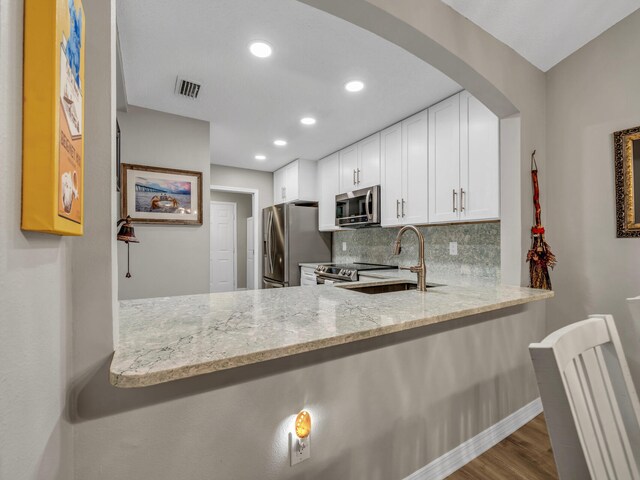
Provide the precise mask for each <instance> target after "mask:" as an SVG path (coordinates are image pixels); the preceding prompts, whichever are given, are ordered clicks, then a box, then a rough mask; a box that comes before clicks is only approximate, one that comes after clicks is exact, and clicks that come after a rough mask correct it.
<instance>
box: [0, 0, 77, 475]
mask: <svg viewBox="0 0 640 480" xmlns="http://www.w3.org/2000/svg"><path fill="white" fill-rule="evenodd" d="M22 22H23V2H22V0H0V158H1V159H2V160H1V161H0V203H1V204H2V205H3V206H4V208H3V212H2V214H1V215H0V306H1V307H0V339H2V340H1V341H2V346H0V478H2V479H16V480H18V479H20V480H23V479H24V480H27V479H36V478H38V479H56V478H60V479H68V478H72V477H73V473H72V467H73V457H72V428H71V425H70V424H69V422H68V420H67V417H66V415H65V413H66V412H65V409H66V401H67V396H66V391H67V387H68V384H69V380H70V377H71V361H72V358H71V330H72V325H71V245H72V241H71V239H70V238H68V237H57V236H54V235H45V234H39V233H28V232H22V231H20V203H21V188H20V185H21V174H22V170H21V164H22V40H23V37H22V33H23V31H22V24H23V23H22Z"/></svg>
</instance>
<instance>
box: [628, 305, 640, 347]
mask: <svg viewBox="0 0 640 480" xmlns="http://www.w3.org/2000/svg"><path fill="white" fill-rule="evenodd" d="M627 305H629V310H630V311H631V321H632V322H633V325H634V327H635V329H636V335H637V337H638V338H640V297H633V298H627Z"/></svg>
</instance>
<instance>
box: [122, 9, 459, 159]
mask: <svg viewBox="0 0 640 480" xmlns="http://www.w3.org/2000/svg"><path fill="white" fill-rule="evenodd" d="M117 8H118V10H117V13H118V30H119V34H120V43H121V49H122V56H123V67H124V77H125V84H126V90H127V92H126V94H127V100H128V102H129V104H131V105H137V106H141V107H146V108H151V109H155V110H160V111H164V112H170V113H174V114H179V115H184V116H187V117H192V118H199V119H203V120H208V121H210V122H211V125H212V126H211V135H212V137H211V155H212V158H211V162H212V163H216V164H221V165H231V166H236V167H244V168H252V169H259V170H267V171H273V170H275V169H277V168H279V167H281V166H282V165H285V164H286V163H288V162H290V161H291V160H293V159H295V158H308V159H313V160H317V159H319V158H322V157H323V156H325V155H327V154H329V153H332V152H334V151H336V150H338V149H340V148H342V147H345V146H347V145H349V144H350V143H353V142H354V141H357V140H359V139H361V138H363V137H365V136H366V135H368V134H370V133H373V132H375V131H377V130H380V129H382V128H384V127H385V126H387V125H390V124H392V123H394V122H396V121H398V120H401V119H402V118H405V117H407V116H408V115H410V114H412V113H414V112H417V111H419V110H421V109H423V108H425V107H427V106H429V105H432V104H433V103H435V102H437V101H438V100H440V99H443V98H446V97H447V96H449V95H451V94H453V93H455V92H457V91H459V90H460V89H461V87H460V86H459V85H458V84H456V83H455V82H453V81H452V80H451V79H449V78H448V77H446V76H445V75H443V74H442V73H441V72H439V71H438V70H436V69H434V68H433V67H431V66H430V65H428V64H426V63H424V62H423V61H421V60H419V59H418V58H416V57H414V56H413V55H411V54H409V53H408V52H406V51H405V50H403V49H401V48H399V47H397V46H396V45H393V44H391V43H389V42H387V41H386V40H383V39H381V38H380V37H377V36H376V35H373V34H372V33H370V32H368V31H366V30H363V29H360V28H359V27H356V26H354V25H353V24H351V23H348V22H345V21H343V20H341V19H338V18H336V17H333V16H331V15H329V14H327V13H325V12H321V11H319V10H316V9H314V8H312V7H310V6H308V5H305V4H302V3H300V2H298V1H296V0H269V1H265V0H215V1H213V0H182V1H179V0H119V1H118V5H117ZM252 40H266V41H268V42H269V43H270V44H271V45H272V46H273V55H272V57H270V58H268V59H259V58H256V57H253V56H252V55H251V54H250V53H249V51H248V45H249V43H250V42H251V41H252ZM177 75H181V76H184V77H186V78H187V79H190V80H195V81H199V82H202V84H203V87H202V90H201V93H200V96H199V98H198V99H197V100H195V101H192V100H189V99H186V98H181V97H178V96H177V95H175V94H174V85H175V81H176V76H177ZM356 78H357V79H361V80H363V81H364V82H365V83H366V88H365V89H364V90H363V91H362V92H360V93H357V94H353V93H351V94H350V93H348V92H346V91H345V90H344V84H345V82H347V81H348V80H351V79H356ZM306 115H310V116H314V117H316V118H317V124H316V125H315V126H312V127H308V126H307V127H305V126H303V125H301V124H300V122H299V120H300V118H301V117H303V116H306ZM276 138H284V139H286V140H287V141H288V142H289V144H288V145H287V146H286V147H284V148H278V147H275V146H274V145H273V144H272V142H273V140H274V139H276ZM256 154H264V155H266V156H267V160H266V161H262V162H259V161H256V160H255V159H254V155H256ZM176 160H178V159H176Z"/></svg>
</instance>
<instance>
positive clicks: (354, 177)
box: [353, 169, 356, 185]
mask: <svg viewBox="0 0 640 480" xmlns="http://www.w3.org/2000/svg"><path fill="white" fill-rule="evenodd" d="M353 184H354V185H355V184H356V171H355V169H354V170H353Z"/></svg>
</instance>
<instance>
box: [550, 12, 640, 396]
mask: <svg viewBox="0 0 640 480" xmlns="http://www.w3.org/2000/svg"><path fill="white" fill-rule="evenodd" d="M638 45H640V11H637V12H636V13H634V14H632V15H630V16H629V17H627V18H625V19H624V20H622V21H621V22H620V23H618V24H617V25H614V26H613V27H612V28H611V29H609V30H607V31H606V32H605V33H603V34H602V35H601V36H599V37H598V38H596V39H595V40H593V41H592V42H590V43H588V44H587V45H585V46H584V47H583V48H581V49H580V50H578V51H577V52H576V53H574V54H573V55H571V56H569V57H568V58H566V59H565V60H563V61H562V62H561V63H560V64H558V65H557V66H555V67H554V68H552V69H551V70H550V71H549V72H548V74H547V75H548V85H547V109H548V114H549V115H548V121H547V138H548V145H549V164H548V170H549V171H548V173H547V182H548V186H547V190H548V192H549V199H548V205H549V208H548V210H547V211H543V217H544V216H546V219H547V225H546V226H547V240H548V242H549V243H550V244H551V247H552V248H553V250H554V253H555V254H556V255H557V257H558V266H557V267H556V269H555V271H554V272H553V273H552V274H551V279H552V281H553V287H554V290H555V291H556V298H555V299H553V300H552V301H550V302H549V316H548V323H549V328H550V330H553V329H556V328H559V327H561V326H563V325H566V324H568V323H571V322H575V321H578V320H582V319H584V318H586V316H587V315H589V314H592V313H611V314H613V315H614V317H615V319H616V324H617V326H618V330H620V333H621V337H622V341H623V346H624V347H625V350H626V353H627V357H628V358H629V364H630V368H631V370H632V374H634V377H635V380H636V383H637V385H638V386H640V347H639V346H638V338H640V331H638V332H636V331H634V328H633V325H632V323H631V317H630V314H629V311H628V309H627V306H626V303H625V299H626V298H627V297H632V296H636V295H640V238H616V225H615V191H614V169H613V135H612V134H613V132H615V131H618V130H623V129H627V128H631V127H637V126H638V125H640V89H639V88H638V78H640V62H638V61H634V60H633V59H637V56H638V55H637V49H638ZM543 220H544V218H543Z"/></svg>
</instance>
